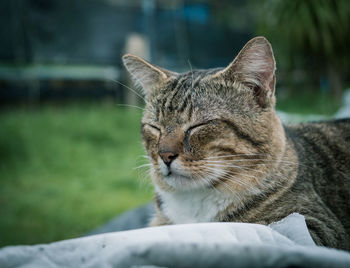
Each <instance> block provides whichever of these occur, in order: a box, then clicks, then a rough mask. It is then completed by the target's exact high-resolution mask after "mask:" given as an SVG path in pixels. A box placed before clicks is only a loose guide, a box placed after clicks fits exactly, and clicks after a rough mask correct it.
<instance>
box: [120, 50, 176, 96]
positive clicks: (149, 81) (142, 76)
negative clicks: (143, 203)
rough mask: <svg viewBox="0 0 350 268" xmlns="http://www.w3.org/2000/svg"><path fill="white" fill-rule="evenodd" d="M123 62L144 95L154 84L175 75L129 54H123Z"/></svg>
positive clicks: (156, 84) (157, 84) (158, 83)
mask: <svg viewBox="0 0 350 268" xmlns="http://www.w3.org/2000/svg"><path fill="white" fill-rule="evenodd" d="M123 63H124V65H125V67H126V69H127V70H128V71H129V73H130V74H131V75H132V77H133V78H134V80H135V82H136V83H137V84H138V85H140V86H141V87H142V89H143V92H144V94H145V95H147V93H149V92H150V91H151V90H152V89H153V88H154V87H155V86H159V85H160V84H162V83H164V82H165V81H166V80H167V79H168V78H170V77H171V76H174V75H176V74H175V73H173V72H170V71H168V70H165V69H162V68H159V67H157V66H154V65H152V64H150V63H149V62H147V61H145V60H144V59H141V58H139V57H137V56H134V55H130V54H127V55H124V56H123Z"/></svg>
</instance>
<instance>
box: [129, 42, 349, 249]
mask: <svg viewBox="0 0 350 268" xmlns="http://www.w3.org/2000/svg"><path fill="white" fill-rule="evenodd" d="M124 63H125V64H126V66H127V68H128V70H129V71H130V72H131V73H132V74H133V75H134V77H135V78H136V80H137V81H138V82H139V83H140V84H141V85H142V87H143V88H144V90H145V95H146V102H147V103H146V109H145V113H144V117H143V120H142V134H143V141H144V145H145V148H146V151H147V153H148V156H149V158H150V160H151V162H152V164H153V165H152V169H151V176H152V180H153V183H154V184H155V189H156V207H157V215H156V217H155V219H154V220H153V222H152V225H163V224H178V223H193V222H210V221H235V222H251V223H261V224H269V223H271V222H275V221H278V220H280V219H282V218H284V217H286V216H287V215H289V214H291V213H293V212H298V213H301V214H303V215H304V216H305V218H306V222H307V225H308V227H309V230H310V233H311V235H312V237H313V238H314V240H315V242H316V243H317V244H319V245H325V246H330V247H336V248H341V249H347V250H350V201H349V200H350V152H349V148H350V120H342V121H329V122H322V123H309V124H302V125H297V126H286V127H284V126H282V124H281V122H280V120H279V118H278V117H277V115H276V113H275V111H274V103H275V99H274V85H275V76H274V70H275V62H274V58H273V54H272V50H271V47H270V45H269V43H268V42H267V40H266V39H264V38H255V39H253V40H252V41H250V42H249V43H248V44H247V45H246V46H245V47H244V48H243V50H242V52H240V54H239V55H238V56H237V58H236V59H235V60H234V61H233V62H232V63H231V64H230V65H229V66H228V67H227V68H225V69H212V70H207V71H191V72H189V73H186V74H177V73H173V72H169V71H167V70H163V69H160V68H158V67H155V66H153V65H150V64H149V63H147V62H145V61H143V60H141V59H139V58H136V57H134V56H125V57H124Z"/></svg>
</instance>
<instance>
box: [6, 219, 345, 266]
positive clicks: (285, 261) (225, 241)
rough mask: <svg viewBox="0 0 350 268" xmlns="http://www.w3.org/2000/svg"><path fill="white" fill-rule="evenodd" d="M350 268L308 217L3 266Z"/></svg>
mask: <svg viewBox="0 0 350 268" xmlns="http://www.w3.org/2000/svg"><path fill="white" fill-rule="evenodd" d="M288 266H297V267H332V266H334V267H350V254H349V253H346V252H343V251H339V250H334V249H327V248H321V247H317V246H315V244H314V242H313V241H312V239H311V236H310V234H309V232H308V230H307V227H306V224H305V220H304V217H303V216H301V215H299V214H291V215H289V216H288V217H287V218H285V219H283V220H282V221H280V222H277V223H273V224H271V225H270V226H264V225H259V224H247V223H201V224H184V225H172V226H162V227H152V228H143V229H138V230H132V231H122V232H114V233H107V234H101V235H94V236H89V237H83V238H77V239H71V240H65V241H60V242H55V243H51V244H43V245H34V246H10V247H5V248H3V249H1V250H0V267H74V268H77V267H288Z"/></svg>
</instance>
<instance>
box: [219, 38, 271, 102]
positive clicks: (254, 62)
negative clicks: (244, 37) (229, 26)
mask: <svg viewBox="0 0 350 268" xmlns="http://www.w3.org/2000/svg"><path fill="white" fill-rule="evenodd" d="M275 69H276V62H275V58H274V55H273V51H272V47H271V44H270V43H269V41H267V39H266V38H265V37H262V36H260V37H255V38H253V39H251V40H250V41H249V42H248V43H247V44H246V45H245V46H244V47H243V48H242V50H241V51H240V52H239V54H238V55H237V57H236V58H235V59H234V61H233V62H232V63H231V64H230V65H229V66H228V67H226V68H225V69H224V70H222V71H220V72H219V73H218V74H216V75H224V77H225V79H233V80H234V81H236V82H238V83H241V84H243V85H245V86H247V87H248V88H250V89H252V90H254V94H255V96H256V100H257V102H258V104H259V105H260V106H262V107H263V108H265V107H269V106H273V105H274V103H275V96H274V95H275V94H274V93H275Z"/></svg>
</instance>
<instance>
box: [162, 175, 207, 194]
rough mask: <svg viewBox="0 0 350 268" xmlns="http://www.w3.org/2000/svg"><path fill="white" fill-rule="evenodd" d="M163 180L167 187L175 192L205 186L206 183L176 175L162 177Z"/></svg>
mask: <svg viewBox="0 0 350 268" xmlns="http://www.w3.org/2000/svg"><path fill="white" fill-rule="evenodd" d="M163 179H164V181H165V182H166V183H167V184H168V185H169V186H171V187H173V188H174V189H177V190H192V189H198V188H204V187H206V186H207V183H204V182H203V181H202V180H195V179H192V178H189V177H185V176H182V175H178V174H171V175H169V176H164V177H163Z"/></svg>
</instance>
